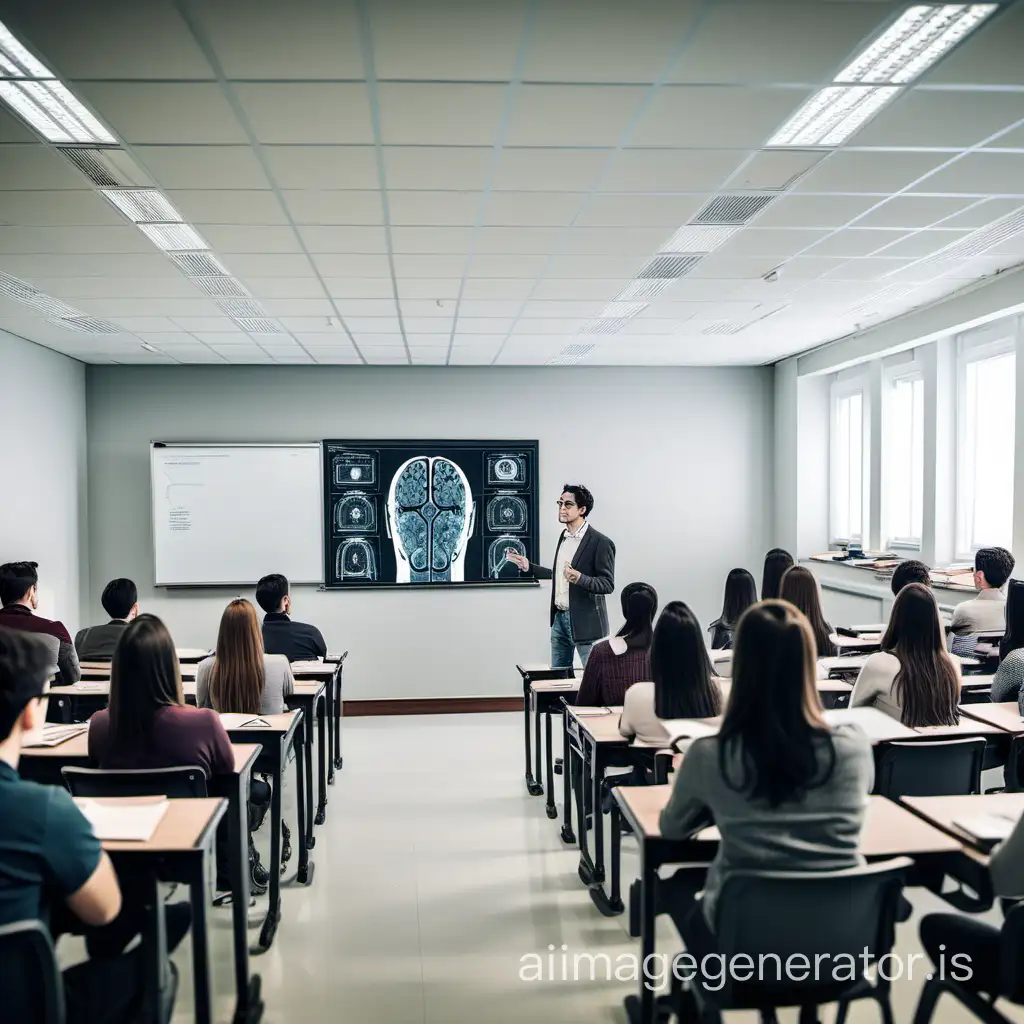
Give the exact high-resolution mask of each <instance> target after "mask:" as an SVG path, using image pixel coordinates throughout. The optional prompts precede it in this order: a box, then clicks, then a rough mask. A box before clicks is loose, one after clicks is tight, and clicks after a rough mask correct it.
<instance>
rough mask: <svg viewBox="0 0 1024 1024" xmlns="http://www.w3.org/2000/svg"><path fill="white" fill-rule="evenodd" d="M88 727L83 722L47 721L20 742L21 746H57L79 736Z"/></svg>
mask: <svg viewBox="0 0 1024 1024" xmlns="http://www.w3.org/2000/svg"><path fill="white" fill-rule="evenodd" d="M88 729H89V726H88V725H84V724H78V725H61V724H59V723H57V722H47V723H46V725H44V726H43V728H42V730H41V732H40V733H39V734H38V735H36V734H33V736H32V738H31V739H28V740H26V741H25V742H23V743H22V746H23V747H26V748H28V747H58V746H60V745H61V744H62V743H64V742H65V741H66V740H70V739H71V738H72V737H74V736H81V735H82V733H83V732H87V731H88Z"/></svg>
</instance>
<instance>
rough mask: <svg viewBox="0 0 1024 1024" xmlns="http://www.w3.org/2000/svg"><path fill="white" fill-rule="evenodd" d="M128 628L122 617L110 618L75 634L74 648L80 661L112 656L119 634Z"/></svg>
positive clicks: (119, 637)
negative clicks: (101, 623)
mask: <svg viewBox="0 0 1024 1024" xmlns="http://www.w3.org/2000/svg"><path fill="white" fill-rule="evenodd" d="M127 628H128V623H127V622H125V620H124V619H111V620H110V622H104V623H103V625H102V626H89V627H87V628H86V629H80V630H79V631H78V632H77V633H76V634H75V650H76V651H77V652H78V657H79V659H80V660H81V661H92V660H94V659H97V658H98V659H110V658H113V657H114V650H115V649H116V647H117V642H118V640H120V639H121V634H122V633H123V632H124V631H125V630H126V629H127Z"/></svg>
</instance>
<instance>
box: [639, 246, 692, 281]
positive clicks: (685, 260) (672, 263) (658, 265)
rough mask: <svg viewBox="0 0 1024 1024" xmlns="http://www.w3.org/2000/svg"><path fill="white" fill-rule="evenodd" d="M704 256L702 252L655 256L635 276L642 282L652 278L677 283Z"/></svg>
mask: <svg viewBox="0 0 1024 1024" xmlns="http://www.w3.org/2000/svg"><path fill="white" fill-rule="evenodd" d="M705 255H706V254H705V253H702V252H691V253H684V254H683V255H681V256H655V257H654V259H653V260H651V261H650V262H649V263H647V264H646V265H645V266H644V267H643V268H641V270H640V273H639V274H637V275H636V276H637V277H638V278H640V279H641V280H643V281H649V280H651V279H652V278H659V279H660V278H669V279H670V280H672V281H677V280H678V279H679V278H681V277H682V276H683V275H684V274H688V273H689V272H690V271H691V270H693V268H694V267H695V266H697V264H698V263H700V261H701V260H702V259H704V256H705Z"/></svg>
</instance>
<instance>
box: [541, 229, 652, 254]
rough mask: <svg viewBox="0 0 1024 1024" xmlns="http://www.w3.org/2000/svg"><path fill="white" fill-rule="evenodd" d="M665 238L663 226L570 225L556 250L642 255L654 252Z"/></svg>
mask: <svg viewBox="0 0 1024 1024" xmlns="http://www.w3.org/2000/svg"><path fill="white" fill-rule="evenodd" d="M668 234H671V232H669V233H668ZM667 239H668V235H667V234H666V232H665V229H664V228H570V229H569V230H568V231H564V232H562V234H561V235H560V237H559V244H558V251H559V252H563V253H579V254H587V255H589V254H594V253H608V254H609V255H613V254H614V255H621V254H623V253H632V254H634V255H636V256H640V257H643V256H649V255H651V254H652V253H654V252H655V251H656V250H657V249H658V247H659V246H660V245H662V244H663V243H664V242H665V241H667Z"/></svg>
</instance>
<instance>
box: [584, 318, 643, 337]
mask: <svg viewBox="0 0 1024 1024" xmlns="http://www.w3.org/2000/svg"><path fill="white" fill-rule="evenodd" d="M631 319H632V317H628V316H619V317H599V318H598V319H596V320H588V321H587V322H586V323H585V324H584V325H583V326H582V327H581V328H580V334H617V333H618V332H619V331H621V330H622V328H623V327H625V326H626V324H628V323H629V322H630V320H631Z"/></svg>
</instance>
